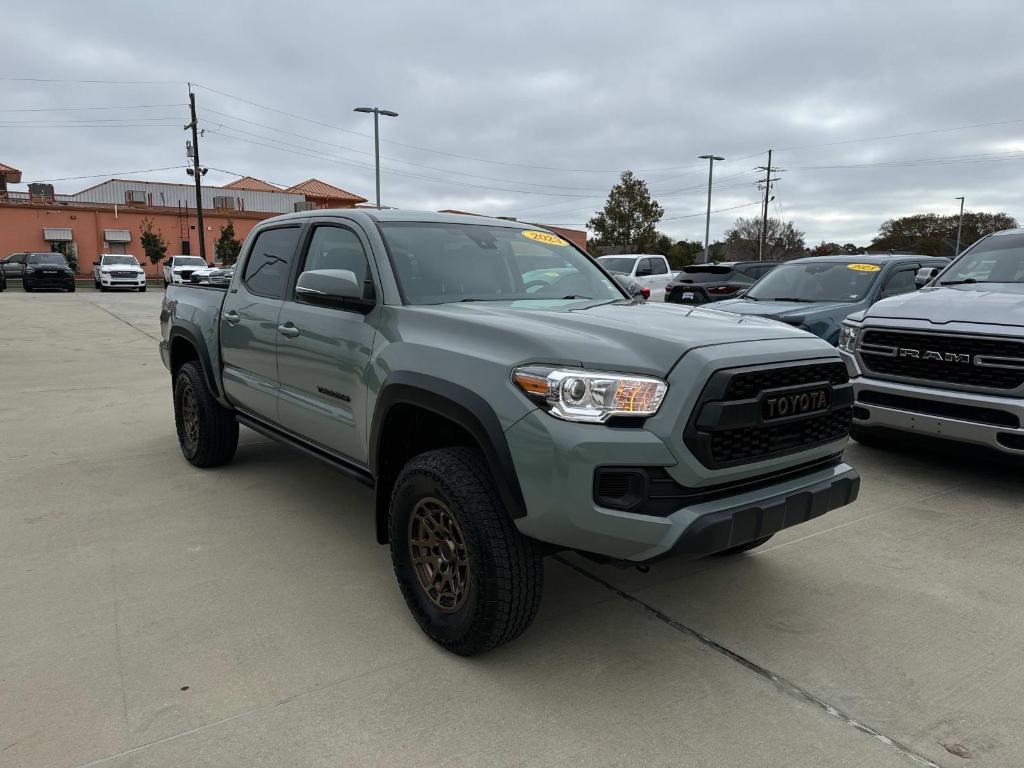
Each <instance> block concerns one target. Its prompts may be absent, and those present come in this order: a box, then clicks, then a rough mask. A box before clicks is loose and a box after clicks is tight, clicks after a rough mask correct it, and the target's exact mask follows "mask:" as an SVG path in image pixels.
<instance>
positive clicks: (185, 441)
mask: <svg viewBox="0 0 1024 768" xmlns="http://www.w3.org/2000/svg"><path fill="white" fill-rule="evenodd" d="M174 425H175V427H176V428H177V431H178V444H179V445H180V446H181V453H182V455H183V456H184V457H185V458H186V459H187V460H188V461H189V463H190V464H193V465H194V466H197V467H204V468H205V467H217V466H220V465H221V464H226V463H228V462H229V461H231V459H232V457H233V456H234V455H235V450H236V449H237V448H238V422H237V421H235V415H234V413H232V412H231V411H229V410H228V409H227V408H225V407H224V406H222V405H221V404H220V403H218V402H217V400H216V398H215V397H214V396H213V393H212V392H211V391H210V386H209V384H207V383H206V377H205V376H204V375H203V370H202V368H201V367H200V366H199V363H197V362H194V361H192V362H188V363H185V364H184V365H183V366H181V368H179V369H178V373H177V375H176V376H175V377H174Z"/></svg>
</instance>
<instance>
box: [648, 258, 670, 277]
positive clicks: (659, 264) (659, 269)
mask: <svg viewBox="0 0 1024 768" xmlns="http://www.w3.org/2000/svg"><path fill="white" fill-rule="evenodd" d="M648 261H649V262H651V274H652V275H667V274H668V266H667V265H666V264H665V262H664V261H663V260H662V259H648Z"/></svg>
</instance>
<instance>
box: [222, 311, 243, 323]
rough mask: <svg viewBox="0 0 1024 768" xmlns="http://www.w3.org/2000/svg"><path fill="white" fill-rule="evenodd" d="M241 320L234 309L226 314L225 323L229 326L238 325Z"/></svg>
mask: <svg viewBox="0 0 1024 768" xmlns="http://www.w3.org/2000/svg"><path fill="white" fill-rule="evenodd" d="M241 319H242V318H240V317H239V316H238V313H237V312H235V310H233V309H232V310H231V311H230V312H225V313H224V322H225V323H227V324H228V325H238V321H239V320H241Z"/></svg>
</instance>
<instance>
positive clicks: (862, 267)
mask: <svg viewBox="0 0 1024 768" xmlns="http://www.w3.org/2000/svg"><path fill="white" fill-rule="evenodd" d="M846 268H847V269H852V270H855V271H857V272H878V271H879V270H881V269H882V268H881V267H880V266H878V265H877V264H847V265H846Z"/></svg>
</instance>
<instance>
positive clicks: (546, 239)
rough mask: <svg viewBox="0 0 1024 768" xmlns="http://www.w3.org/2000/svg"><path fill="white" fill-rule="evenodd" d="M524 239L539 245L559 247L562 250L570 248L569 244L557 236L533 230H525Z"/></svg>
mask: <svg viewBox="0 0 1024 768" xmlns="http://www.w3.org/2000/svg"><path fill="white" fill-rule="evenodd" d="M523 237H525V238H528V239H530V240H536V241H537V242H538V243H544V245H557V246H560V247H562V248H566V247H568V245H569V244H568V243H567V242H565V240H563V239H562V238H560V237H558V236H557V235H552V234H548V233H547V232H537V231H535V230H532V229H524V230H523Z"/></svg>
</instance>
